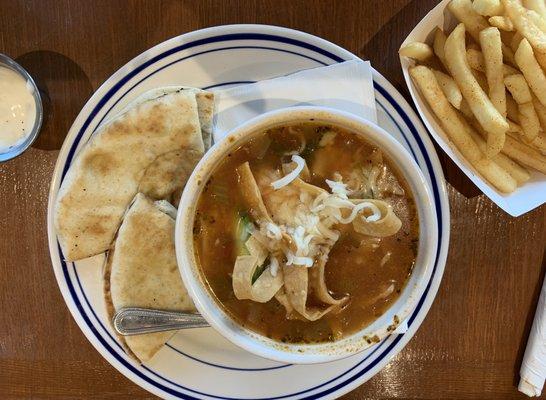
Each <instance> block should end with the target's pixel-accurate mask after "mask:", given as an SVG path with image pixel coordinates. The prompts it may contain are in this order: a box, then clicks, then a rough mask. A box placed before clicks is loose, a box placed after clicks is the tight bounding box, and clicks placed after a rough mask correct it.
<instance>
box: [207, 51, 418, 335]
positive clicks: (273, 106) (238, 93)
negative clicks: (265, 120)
mask: <svg viewBox="0 0 546 400" xmlns="http://www.w3.org/2000/svg"><path fill="white" fill-rule="evenodd" d="M214 94H215V101H216V104H215V107H216V116H215V121H214V141H215V142H217V141H219V140H220V139H222V138H223V137H224V136H225V135H226V133H228V132H229V131H230V130H232V129H233V128H235V127H237V126H238V125H240V124H241V123H243V122H246V121H248V120H249V119H251V118H254V117H256V116H258V115H260V114H263V113H266V112H268V111H273V110H277V109H279V108H284V107H294V106H303V105H313V106H323V107H330V108H335V109H339V110H343V111H346V112H350V113H352V114H355V115H357V116H359V117H362V118H364V119H367V120H369V121H372V122H377V114H376V108H375V92H374V88H373V80H372V70H371V65H370V62H369V61H360V60H353V61H346V62H343V63H340V64H334V65H330V66H327V67H320V68H314V69H308V70H304V71H300V72H296V73H294V74H291V75H287V76H282V77H279V78H273V79H268V80H264V81H260V82H256V83H251V84H247V85H241V86H237V87H233V88H229V89H219V90H214ZM407 329H408V325H407V322H406V321H403V322H402V323H401V324H400V325H399V326H398V328H397V329H396V330H395V331H394V333H396V334H403V333H405V332H406V331H407Z"/></svg>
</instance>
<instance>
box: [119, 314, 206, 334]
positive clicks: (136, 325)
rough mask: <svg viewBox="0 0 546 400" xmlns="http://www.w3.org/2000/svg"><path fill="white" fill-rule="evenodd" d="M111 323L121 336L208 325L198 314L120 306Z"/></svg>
mask: <svg viewBox="0 0 546 400" xmlns="http://www.w3.org/2000/svg"><path fill="white" fill-rule="evenodd" d="M112 323H113V325H114V329H115V330H116V331H117V332H118V333H119V334H120V335H122V336H130V335H141V334H143V333H152V332H162V331H170V330H175V329H188V328H203V327H206V326H209V324H208V322H207V321H206V320H205V318H203V317H202V316H201V315H200V314H190V313H184V312H177V311H162V310H151V309H148V308H136V307H130V308H122V309H121V310H119V311H118V312H117V313H116V315H114V318H113V320H112Z"/></svg>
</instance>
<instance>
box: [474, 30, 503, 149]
mask: <svg viewBox="0 0 546 400" xmlns="http://www.w3.org/2000/svg"><path fill="white" fill-rule="evenodd" d="M501 43H502V42H501V36H500V32H499V30H498V29H497V28H487V29H484V30H483V31H481V32H480V45H481V46H482V51H483V59H484V61H485V76H486V77H487V85H488V87H489V98H490V99H491V103H493V105H494V106H495V108H496V109H497V111H498V112H499V113H501V114H502V116H503V117H505V118H506V90H505V89H504V81H503V78H504V74H503V69H502V67H503V63H502V49H501ZM491 147H494V146H493V145H491ZM501 148H502V146H501ZM499 151H500V148H499Z"/></svg>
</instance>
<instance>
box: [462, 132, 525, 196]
mask: <svg viewBox="0 0 546 400" xmlns="http://www.w3.org/2000/svg"><path fill="white" fill-rule="evenodd" d="M470 135H471V136H472V139H474V141H475V142H476V144H477V145H478V147H479V148H480V150H481V151H482V152H485V151H486V149H487V145H486V143H485V141H484V140H483V138H482V137H481V136H480V135H478V134H477V133H476V132H474V131H470ZM492 159H493V161H494V162H496V163H497V164H498V165H499V166H500V167H501V168H503V169H504V170H506V172H508V174H509V175H510V176H511V177H512V178H514V180H515V181H516V182H517V184H518V185H522V184H524V183H525V182H527V181H528V180H529V179H530V178H531V175H530V174H529V171H527V170H526V169H525V168H523V167H522V166H521V165H519V164H518V163H516V162H515V161H512V159H510V157H508V156H506V155H505V154H503V153H499V154H497V155H495V156H493V158H492Z"/></svg>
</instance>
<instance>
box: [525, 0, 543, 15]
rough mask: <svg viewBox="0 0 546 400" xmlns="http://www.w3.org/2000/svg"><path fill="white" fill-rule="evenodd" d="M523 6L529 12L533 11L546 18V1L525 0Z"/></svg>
mask: <svg viewBox="0 0 546 400" xmlns="http://www.w3.org/2000/svg"><path fill="white" fill-rule="evenodd" d="M523 6H524V7H525V8H527V9H529V10H533V11H534V12H536V13H537V14H539V15H540V16H541V17H542V18H546V4H544V0H523Z"/></svg>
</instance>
